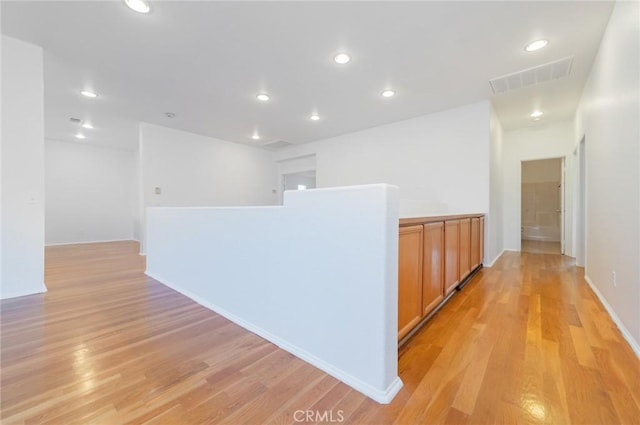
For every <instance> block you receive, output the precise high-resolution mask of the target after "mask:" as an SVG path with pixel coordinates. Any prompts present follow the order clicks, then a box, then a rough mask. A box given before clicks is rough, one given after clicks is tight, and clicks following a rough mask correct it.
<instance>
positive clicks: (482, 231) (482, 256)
mask: <svg viewBox="0 0 640 425" xmlns="http://www.w3.org/2000/svg"><path fill="white" fill-rule="evenodd" d="M482 263H484V217H480V264H482Z"/></svg>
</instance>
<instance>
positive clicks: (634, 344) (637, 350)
mask: <svg viewBox="0 0 640 425" xmlns="http://www.w3.org/2000/svg"><path fill="white" fill-rule="evenodd" d="M584 280H586V281H587V283H588V284H589V286H590V287H591V290H592V291H593V293H594V294H596V297H598V299H599V300H600V302H601V303H602V305H603V306H604V309H605V310H607V313H609V317H611V320H613V323H615V324H616V326H617V327H618V329H619V330H620V333H621V334H622V336H623V337H624V339H625V340H626V341H627V343H628V344H629V346H630V347H631V349H632V350H633V352H634V353H635V354H636V357H638V359H640V345H638V341H636V340H635V339H634V338H633V336H632V335H631V332H629V330H628V329H627V327H626V326H625V325H624V324H623V323H622V320H620V318H619V317H618V315H617V314H616V312H615V311H614V310H613V308H612V307H611V305H609V303H608V302H607V300H606V298H605V297H604V295H602V292H600V290H599V289H598V288H597V287H596V285H594V284H593V281H592V280H591V278H589V276H587V275H586V274H585V275H584Z"/></svg>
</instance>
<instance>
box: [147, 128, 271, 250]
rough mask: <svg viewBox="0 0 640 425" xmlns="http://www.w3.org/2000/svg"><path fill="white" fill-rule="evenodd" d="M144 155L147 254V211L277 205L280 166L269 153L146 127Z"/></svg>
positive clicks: (179, 132)
mask: <svg viewBox="0 0 640 425" xmlns="http://www.w3.org/2000/svg"><path fill="white" fill-rule="evenodd" d="M139 155H140V162H139V167H140V170H139V173H140V190H141V195H140V203H141V205H140V208H141V213H140V216H141V226H140V233H141V238H140V242H141V252H143V253H144V252H145V236H144V233H145V210H146V208H147V207H154V206H166V207H195V206H201V207H206V206H209V207H216V206H245V205H274V204H276V203H277V202H278V195H277V179H278V173H277V168H276V164H275V162H274V161H273V156H272V153H271V152H269V151H266V150H264V149H261V148H254V147H251V146H244V145H240V144H237V143H231V142H227V141H224V140H219V139H213V138H211V137H205V136H200V135H197V134H193V133H187V132H185V131H180V130H174V129H171V128H167V127H161V126H157V125H153V124H147V123H141V124H140V149H139ZM156 188H159V190H160V194H156ZM274 191H276V192H275V193H274Z"/></svg>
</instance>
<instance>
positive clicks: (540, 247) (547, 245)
mask: <svg viewBox="0 0 640 425" xmlns="http://www.w3.org/2000/svg"><path fill="white" fill-rule="evenodd" d="M520 250H521V251H522V252H532V253H536V254H560V242H543V241H525V240H523V241H522V243H521V247H520Z"/></svg>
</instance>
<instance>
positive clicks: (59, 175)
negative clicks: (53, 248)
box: [45, 140, 137, 245]
mask: <svg viewBox="0 0 640 425" xmlns="http://www.w3.org/2000/svg"><path fill="white" fill-rule="evenodd" d="M135 155H136V153H135V152H131V151H124V150H118V149H109V148H102V147H94V146H90V145H86V144H82V143H69V142H60V141H55V140H47V141H46V142H45V191H46V199H47V202H46V206H45V224H46V225H45V229H46V232H45V242H46V244H48V245H49V244H62V243H78V242H100V241H113V240H130V239H133V225H134V211H136V210H134V206H135V205H136V202H135V197H136V196H137V190H136V186H135V184H134V183H135V181H136V175H135V165H136V164H135Z"/></svg>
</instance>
